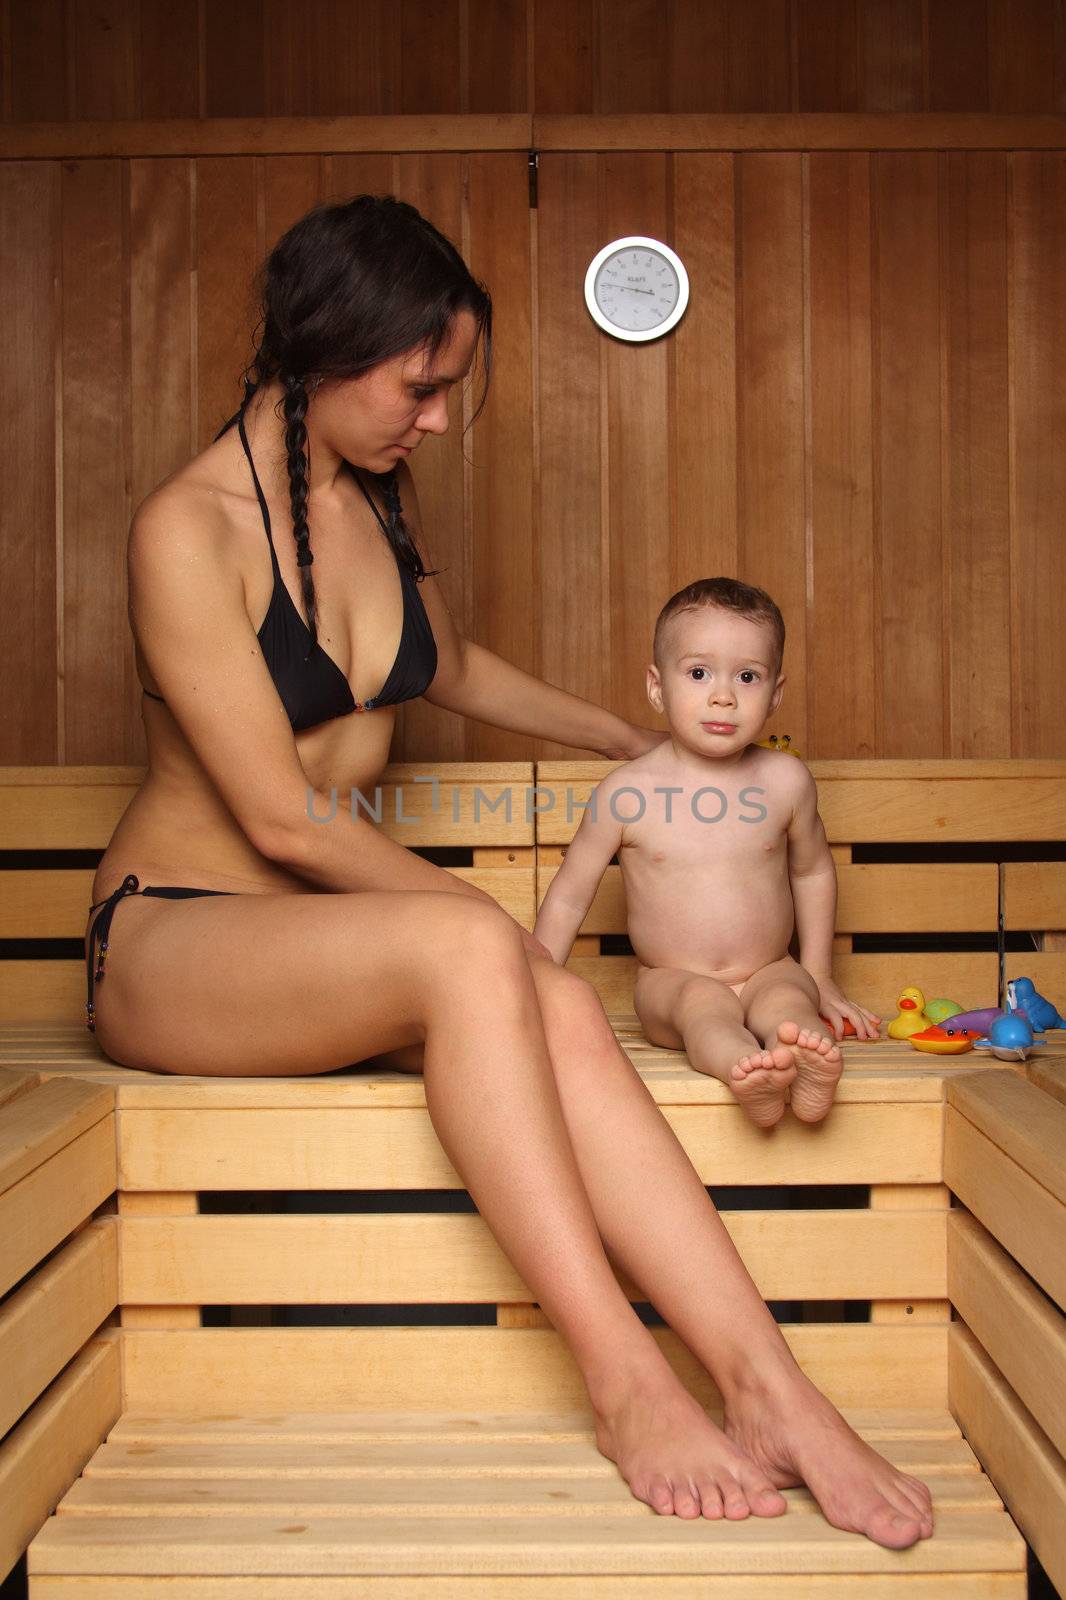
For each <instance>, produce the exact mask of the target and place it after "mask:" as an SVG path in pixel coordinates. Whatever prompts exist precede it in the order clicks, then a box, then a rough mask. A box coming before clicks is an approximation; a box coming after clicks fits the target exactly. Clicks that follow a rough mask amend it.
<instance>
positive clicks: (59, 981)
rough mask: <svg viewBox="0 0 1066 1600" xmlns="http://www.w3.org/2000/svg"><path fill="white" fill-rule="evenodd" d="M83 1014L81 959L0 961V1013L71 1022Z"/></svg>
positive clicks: (38, 1019)
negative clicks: (62, 1019) (61, 1019)
mask: <svg viewBox="0 0 1066 1600" xmlns="http://www.w3.org/2000/svg"><path fill="white" fill-rule="evenodd" d="M79 1014H80V1016H81V1018H82V1025H83V1026H84V1017H85V962H84V961H2V962H0V1017H2V1018H3V1019H4V1020H5V1021H9V1020H13V1019H15V1018H21V1019H22V1020H23V1021H26V1022H30V1021H40V1022H44V1021H55V1020H56V1019H57V1018H64V1019H66V1020H68V1021H70V1022H74V1021H76V1020H77V1018H78V1016H79Z"/></svg>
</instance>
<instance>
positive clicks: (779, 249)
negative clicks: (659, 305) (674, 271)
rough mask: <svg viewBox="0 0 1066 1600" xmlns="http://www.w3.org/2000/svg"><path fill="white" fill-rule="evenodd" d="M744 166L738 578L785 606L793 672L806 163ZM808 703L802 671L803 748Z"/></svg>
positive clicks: (794, 722)
mask: <svg viewBox="0 0 1066 1600" xmlns="http://www.w3.org/2000/svg"><path fill="white" fill-rule="evenodd" d="M737 168H738V182H737V251H738V255H737V260H738V265H737V272H738V290H739V292H738V297H737V412H738V422H737V440H738V456H739V460H738V472H737V477H738V494H737V501H738V522H739V532H738V539H737V545H738V560H737V571H736V574H735V576H737V577H739V578H740V579H741V580H742V581H743V582H745V583H753V584H757V585H758V586H759V587H760V588H763V589H766V590H767V591H768V592H769V593H770V594H771V595H772V596H773V598H774V599H775V600H776V602H777V604H778V606H779V607H780V608H781V612H782V614H783V616H784V619H785V627H786V630H787V642H786V646H785V670H786V672H787V671H788V669H789V665H790V663H795V664H796V667H797V669H798V668H799V664H800V663H801V662H804V661H805V660H806V655H807V603H806V564H807V563H806V511H805V491H804V481H805V475H804V414H803V413H804V338H803V292H804V284H803V277H804V273H803V254H804V252H803V227H804V214H803V213H804V204H803V177H802V166H801V159H800V157H798V156H790V155H776V154H775V155H754V154H752V155H744V156H741V157H738V160H737ZM806 701H807V691H806V685H805V683H804V681H803V674H802V671H800V670H797V671H796V674H795V677H794V679H793V682H792V686H791V689H790V690H787V691H786V698H785V701H784V703H783V706H782V710H781V712H780V716H781V717H783V718H785V719H786V721H787V727H788V731H789V732H790V733H791V734H792V737H793V739H794V741H795V742H796V743H797V745H798V746H799V748H800V749H805V748H806V738H807V710H806ZM784 725H785V724H782V726H784Z"/></svg>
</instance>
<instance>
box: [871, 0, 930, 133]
mask: <svg viewBox="0 0 1066 1600" xmlns="http://www.w3.org/2000/svg"><path fill="white" fill-rule="evenodd" d="M857 4H858V11H859V35H860V39H861V46H860V49H861V57H860V59H861V71H862V106H863V109H864V110H867V111H921V110H923V108H924V105H925V96H924V92H923V91H924V83H923V78H924V70H923V69H924V59H923V47H922V46H923V38H922V0H857Z"/></svg>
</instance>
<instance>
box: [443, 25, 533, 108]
mask: <svg viewBox="0 0 1066 1600" xmlns="http://www.w3.org/2000/svg"><path fill="white" fill-rule="evenodd" d="M460 17H461V18H462V12H460ZM460 26H461V27H462V26H463V23H462V21H461V23H460ZM465 31H466V51H467V63H468V65H467V77H468V81H469V88H468V92H467V98H466V104H465V106H464V110H467V111H471V112H474V113H485V112H492V111H532V109H533V106H532V101H531V98H530V79H531V72H530V61H529V54H530V52H531V50H532V43H533V31H534V30H533V26H532V21H531V19H530V14H529V11H528V8H527V5H526V0H470V3H469V5H468V8H467V11H466V17H465Z"/></svg>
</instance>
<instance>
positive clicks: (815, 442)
mask: <svg viewBox="0 0 1066 1600" xmlns="http://www.w3.org/2000/svg"><path fill="white" fill-rule="evenodd" d="M807 160H808V163H809V167H808V171H809V179H808V183H809V189H808V194H809V209H810V232H809V265H808V290H807V293H808V297H809V312H808V316H809V379H808V384H809V407H810V445H809V452H810V460H809V463H808V471H809V477H810V504H809V516H810V527H811V550H810V580H809V581H810V594H809V600H808V603H809V623H810V635H809V644H808V650H807V665H806V672H807V699H808V705H809V709H810V725H809V729H808V742H809V744H810V745H811V748H812V749H815V750H817V751H818V753H819V755H825V756H829V755H833V754H840V755H848V756H862V755H870V756H873V755H876V754H877V753H878V752H879V750H880V744H881V716H880V705H879V703H878V697H877V693H876V683H877V673H876V660H877V654H878V644H879V634H880V612H879V608H878V606H877V603H876V600H877V590H876V582H875V577H876V573H875V552H874V531H873V476H872V474H873V454H872V436H871V321H870V316H871V306H870V291H871V259H870V158H869V157H868V156H866V155H860V154H854V155H829V154H816V155H811V156H809V157H808V158H807ZM845 636H846V637H847V638H848V640H849V641H850V644H851V648H850V649H849V651H848V656H849V659H848V670H847V675H846V679H845V681H843V682H842V680H841V672H840V666H841V644H842V640H843V638H844V637H845Z"/></svg>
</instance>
